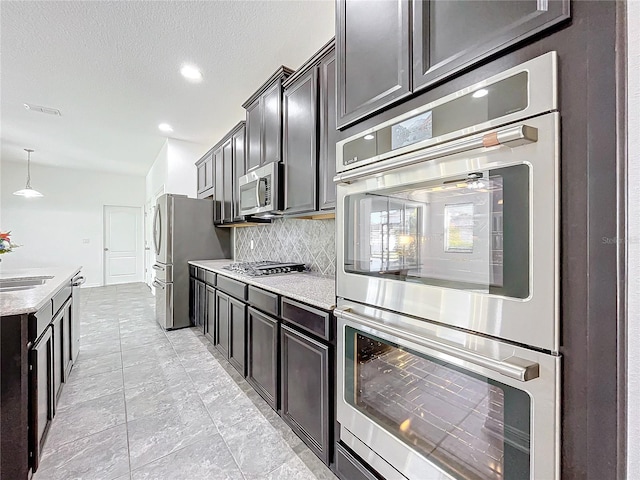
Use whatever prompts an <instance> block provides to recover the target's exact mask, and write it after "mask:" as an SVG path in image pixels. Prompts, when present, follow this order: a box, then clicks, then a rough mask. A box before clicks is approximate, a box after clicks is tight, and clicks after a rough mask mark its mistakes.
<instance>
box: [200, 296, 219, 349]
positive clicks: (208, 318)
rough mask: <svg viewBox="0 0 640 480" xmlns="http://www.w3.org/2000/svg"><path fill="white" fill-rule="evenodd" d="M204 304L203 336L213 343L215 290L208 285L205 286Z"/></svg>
mask: <svg viewBox="0 0 640 480" xmlns="http://www.w3.org/2000/svg"><path fill="white" fill-rule="evenodd" d="M205 295H206V299H205V305H206V310H207V313H206V314H205V316H204V319H203V324H202V325H203V330H204V336H205V337H207V338H208V339H209V341H210V342H211V343H215V339H216V326H215V325H216V311H215V309H216V290H215V289H214V288H213V287H210V286H209V285H206V286H205Z"/></svg>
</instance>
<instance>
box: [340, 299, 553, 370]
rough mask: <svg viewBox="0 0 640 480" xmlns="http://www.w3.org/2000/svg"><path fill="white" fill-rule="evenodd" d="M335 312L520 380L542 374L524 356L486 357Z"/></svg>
mask: <svg viewBox="0 0 640 480" xmlns="http://www.w3.org/2000/svg"><path fill="white" fill-rule="evenodd" d="M333 312H334V314H335V316H336V317H338V318H342V319H344V320H351V321H352V322H356V323H360V324H362V325H365V326H368V327H371V328H373V329H375V330H379V331H381V332H383V333H387V334H389V335H393V336H394V337H398V338H401V339H403V340H406V341H409V342H412V343H415V344H418V345H420V346H422V347H425V348H429V349H431V350H435V351H436V352H440V353H444V354H445V355H450V356H452V357H455V358H458V359H460V360H464V361H467V362H470V363H473V364H474V365H478V366H480V367H483V368H487V369H489V370H492V371H494V372H496V373H499V374H501V375H505V376H507V377H509V378H513V379H515V380H518V381H520V382H527V381H529V380H533V379H535V378H538V377H539V376H540V365H539V364H538V363H535V362H531V361H530V360H525V359H524V358H519V357H516V356H511V357H509V358H506V359H504V360H496V359H494V358H489V357H485V356H484V355H480V354H478V353H476V352H472V351H471V350H467V349H466V348H462V347H457V346H455V345H449V344H446V343H442V342H440V341H437V340H433V339H430V338H428V337H424V336H418V335H414V334H413V333H410V332H403V331H400V330H398V329H396V328H393V327H390V326H388V325H384V324H381V323H379V322H376V321H374V320H370V319H368V318H367V317H363V316H361V315H357V314H355V313H353V312H351V311H350V309H348V308H347V309H343V308H336V309H335V310H334V311H333Z"/></svg>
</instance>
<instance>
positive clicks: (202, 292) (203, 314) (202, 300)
mask: <svg viewBox="0 0 640 480" xmlns="http://www.w3.org/2000/svg"><path fill="white" fill-rule="evenodd" d="M196 283H197V285H198V307H197V316H196V325H197V326H198V327H202V328H203V329H204V322H205V321H206V319H207V284H206V283H204V282H203V281H201V280H198V281H197V282H196Z"/></svg>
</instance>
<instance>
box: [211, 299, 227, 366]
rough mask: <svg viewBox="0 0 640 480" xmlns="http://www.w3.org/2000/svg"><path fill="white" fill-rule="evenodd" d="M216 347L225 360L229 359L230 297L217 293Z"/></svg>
mask: <svg viewBox="0 0 640 480" xmlns="http://www.w3.org/2000/svg"><path fill="white" fill-rule="evenodd" d="M214 344H215V346H216V347H217V348H218V350H220V353H222V354H223V355H224V356H225V358H229V296H228V295H226V294H224V293H222V292H221V291H217V292H216V341H215V342H214Z"/></svg>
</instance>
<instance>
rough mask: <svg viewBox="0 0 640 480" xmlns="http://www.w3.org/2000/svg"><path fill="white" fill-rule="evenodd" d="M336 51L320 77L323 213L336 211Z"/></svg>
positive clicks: (327, 58)
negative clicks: (334, 178)
mask: <svg viewBox="0 0 640 480" xmlns="http://www.w3.org/2000/svg"><path fill="white" fill-rule="evenodd" d="M332 44H333V48H332V49H331V50H330V51H329V53H327V54H326V55H325V56H324V57H323V58H322V59H321V60H320V66H319V74H320V108H319V110H320V144H319V152H318V154H319V157H318V166H319V172H320V182H319V185H318V194H319V197H318V207H319V209H320V210H333V209H334V208H336V184H335V183H334V182H333V177H335V176H336V141H337V139H338V135H337V130H336V50H335V42H333V43H332Z"/></svg>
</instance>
